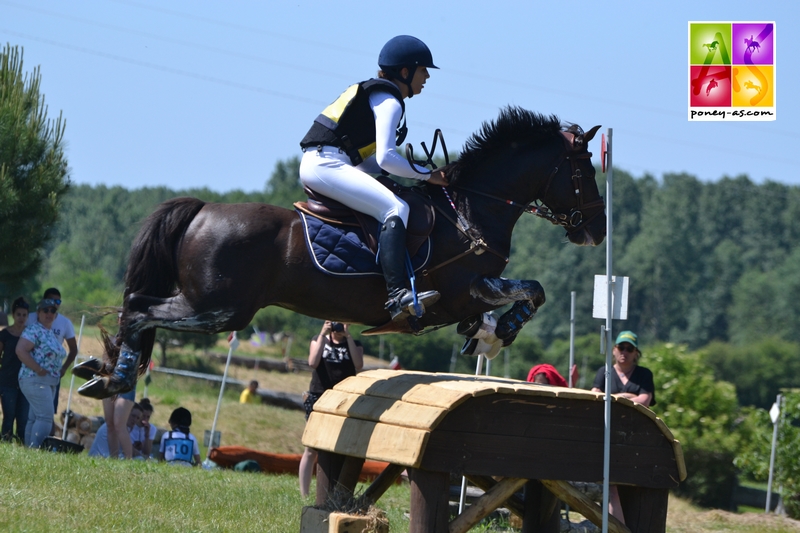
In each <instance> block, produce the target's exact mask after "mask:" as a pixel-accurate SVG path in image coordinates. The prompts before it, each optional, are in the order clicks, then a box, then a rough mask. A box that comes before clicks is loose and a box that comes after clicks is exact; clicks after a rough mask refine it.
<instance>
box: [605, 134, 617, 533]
mask: <svg viewBox="0 0 800 533" xmlns="http://www.w3.org/2000/svg"><path fill="white" fill-rule="evenodd" d="M612 131H613V130H612V129H611V128H608V143H607V144H606V157H607V160H606V165H607V168H608V172H607V173H606V285H607V287H606V289H607V291H608V292H607V296H606V329H605V331H604V333H605V340H606V342H605V348H606V394H605V417H604V420H605V431H604V434H603V533H608V489H609V483H608V481H609V479H608V478H609V473H610V464H611V371H612V367H613V362H612V358H611V350H612V347H613V345H612V340H611V325H612V317H613V316H614V309H613V307H612V304H613V302H612V295H613V291H614V287H613V286H612V276H611V272H612V267H613V264H612V261H611V257H612V256H611V251H612V247H611V236H612V235H613V233H612V228H613V222H612V220H613V217H612V210H611V206H612V203H613V202H612V201H611V200H612V198H613V196H612V195H611V192H612V186H611V185H612V174H613V173H612V166H611V153H612V147H613V144H612V142H611V135H612Z"/></svg>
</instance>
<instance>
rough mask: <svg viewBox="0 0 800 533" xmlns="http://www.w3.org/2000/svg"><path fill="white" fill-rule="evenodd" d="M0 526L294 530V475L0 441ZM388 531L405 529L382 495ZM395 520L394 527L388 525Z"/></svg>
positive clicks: (394, 492)
mask: <svg viewBox="0 0 800 533" xmlns="http://www.w3.org/2000/svg"><path fill="white" fill-rule="evenodd" d="M0 476H2V479H3V483H2V484H0V498H2V502H3V511H2V513H0V531H4V532H5V531H9V532H16V531H31V532H38V531H59V532H84V531H102V532H106V531H122V532H131V531H135V532H138V531H141V532H160V531H165V532H171V531H175V532H182V533H187V532H194V531H197V532H217V531H219V532H224V531H231V532H236V533H245V532H250V531H252V532H275V533H286V532H294V531H299V530H300V516H301V511H302V508H303V506H304V505H311V504H313V500H312V498H307V499H305V500H304V499H303V498H301V497H300V492H299V490H298V488H297V478H296V477H295V476H288V475H282V476H273V475H265V474H250V473H239V472H234V471H231V470H212V471H205V470H202V469H200V468H185V467H179V466H173V465H169V464H165V463H155V462H143V461H116V460H109V459H95V458H91V457H88V456H86V455H85V454H82V455H67V454H58V453H48V452H43V451H39V450H29V449H25V448H22V447H20V446H16V445H11V444H3V445H0ZM386 498H387V500H386V501H387V503H389V504H390V505H391V506H392V507H393V508H394V509H395V510H394V511H392V512H391V513H390V517H389V518H390V521H391V522H392V531H408V526H407V525H405V526H404V525H403V522H406V523H407V521H406V520H405V518H404V517H403V512H404V511H406V510H407V508H403V507H402V505H401V504H400V502H406V505H407V502H408V487H407V486H394V487H392V488H391V489H390V490H389V492H388V493H387V496H386ZM395 526H396V527H395Z"/></svg>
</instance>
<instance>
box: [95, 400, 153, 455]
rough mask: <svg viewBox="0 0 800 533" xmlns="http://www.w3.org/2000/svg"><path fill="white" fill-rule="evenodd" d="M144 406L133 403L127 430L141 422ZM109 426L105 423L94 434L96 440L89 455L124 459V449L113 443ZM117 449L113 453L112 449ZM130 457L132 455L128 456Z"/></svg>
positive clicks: (132, 428)
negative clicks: (114, 445)
mask: <svg viewBox="0 0 800 533" xmlns="http://www.w3.org/2000/svg"><path fill="white" fill-rule="evenodd" d="M142 413H143V410H142V407H141V406H140V405H139V404H138V403H137V404H134V405H133V408H132V409H131V412H130V415H129V416H128V420H127V423H126V425H125V426H126V427H125V428H126V430H127V431H128V432H129V433H130V432H131V431H133V430H134V429H136V426H137V425H138V424H139V422H140V421H141V420H142ZM109 435H110V434H109V427H108V424H103V425H102V426H100V427H99V428H98V429H97V433H96V434H95V436H94V442H92V447H91V449H90V450H89V455H90V456H92V457H114V458H115V459H116V458H119V459H123V458H125V455H124V453H123V451H122V447H121V446H119V445H117V446H116V448H115V447H113V446H112V445H111V439H109V438H108V437H109ZM115 449H116V450H117V453H115V454H112V453H111V450H115ZM128 459H130V457H128Z"/></svg>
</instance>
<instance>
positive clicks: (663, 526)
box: [617, 485, 669, 533]
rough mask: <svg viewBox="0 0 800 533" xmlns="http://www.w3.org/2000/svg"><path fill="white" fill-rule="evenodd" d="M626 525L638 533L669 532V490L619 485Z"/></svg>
mask: <svg viewBox="0 0 800 533" xmlns="http://www.w3.org/2000/svg"><path fill="white" fill-rule="evenodd" d="M617 490H619V500H620V505H621V506H622V512H623V514H624V515H625V524H627V526H628V527H629V528H630V529H631V531H635V532H636V533H664V532H665V531H666V530H667V507H668V503H669V490H667V489H650V488H646V487H631V486H627V485H618V486H617Z"/></svg>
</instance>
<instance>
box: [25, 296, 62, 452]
mask: <svg viewBox="0 0 800 533" xmlns="http://www.w3.org/2000/svg"><path fill="white" fill-rule="evenodd" d="M56 305H57V304H56V302H55V300H53V299H51V298H45V299H43V300H40V301H39V303H38V304H36V315H37V318H38V322H36V323H34V324H31V325H30V326H28V327H26V328H25V330H24V331H23V332H22V335H21V336H20V339H19V342H17V357H19V360H20V361H22V367H21V368H20V370H19V388H20V389H22V393H23V394H24V395H25V398H27V399H28V403H29V404H30V408H29V411H28V424H27V426H26V428H25V444H26V445H27V446H30V447H31V448H38V447H40V446H41V445H42V441H44V439H45V438H46V437H47V436H48V435H50V431H51V430H52V429H53V414H54V413H55V411H54V409H53V398H54V397H55V393H56V385H58V382H59V380H60V379H61V364H62V363H63V362H64V359H65V358H66V356H67V351H66V350H65V349H64V346H63V345H62V344H61V343H60V342H59V341H58V339H57V338H56V336H55V334H54V333H53V331H52V330H51V328H52V326H53V321H54V320H55V319H56V315H57V314H58V308H57V307H56Z"/></svg>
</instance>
